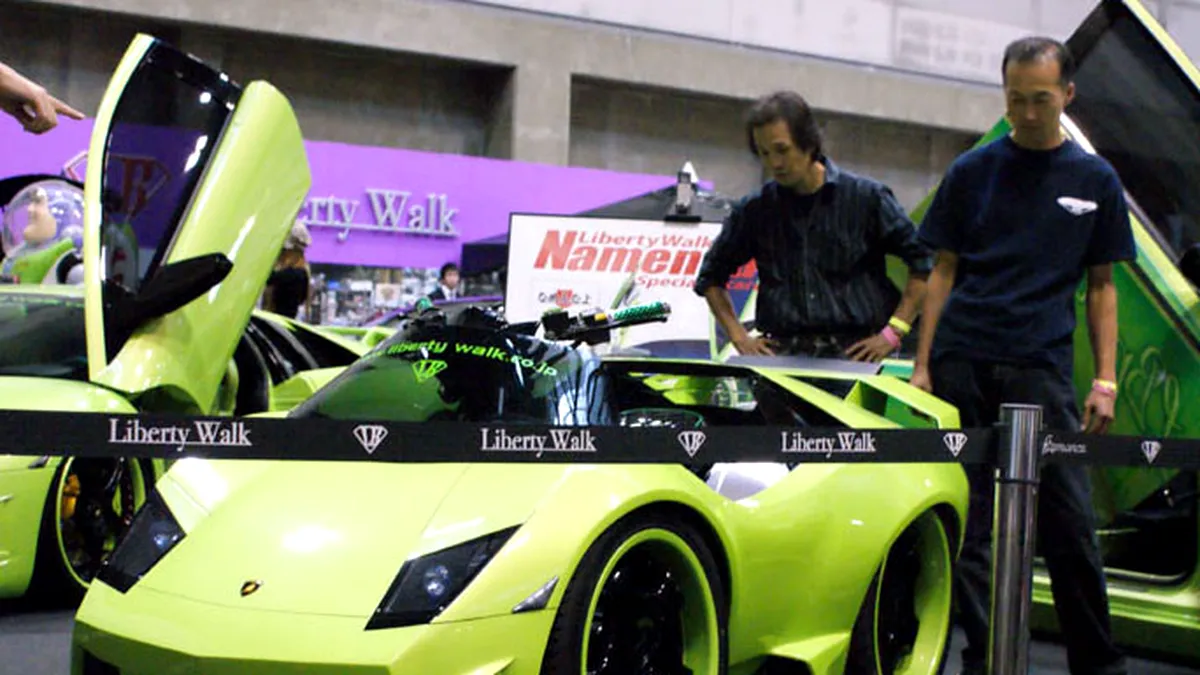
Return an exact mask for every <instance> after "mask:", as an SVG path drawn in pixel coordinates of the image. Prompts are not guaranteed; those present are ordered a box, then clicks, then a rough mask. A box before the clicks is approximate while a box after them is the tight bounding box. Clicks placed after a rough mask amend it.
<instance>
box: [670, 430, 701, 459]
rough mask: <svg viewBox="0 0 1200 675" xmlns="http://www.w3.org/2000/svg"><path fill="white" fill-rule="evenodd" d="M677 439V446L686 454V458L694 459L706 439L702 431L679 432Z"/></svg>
mask: <svg viewBox="0 0 1200 675" xmlns="http://www.w3.org/2000/svg"><path fill="white" fill-rule="evenodd" d="M676 438H678V439H679V445H680V446H682V447H683V451H684V452H686V453H687V454H688V457H695V456H696V453H697V452H699V451H700V446H702V445H704V441H705V440H707V439H708V437H707V436H705V435H704V432H703V431H681V432H679V435H678V436H677V437H676Z"/></svg>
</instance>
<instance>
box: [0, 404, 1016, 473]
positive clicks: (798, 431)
mask: <svg viewBox="0 0 1200 675" xmlns="http://www.w3.org/2000/svg"><path fill="white" fill-rule="evenodd" d="M996 433H997V431H996V430H994V429H961V430H960V429H951V430H931V429H915V430H913V429H906V430H894V429H881V430H873V429H872V430H860V429H845V428H804V427H741V426H724V427H722V426H712V427H705V428H704V429H696V430H682V431H681V430H678V429H667V428H661V427H659V428H654V427H620V426H591V427H550V426H535V425H511V424H505V423H500V424H480V423H456V422H427V423H391V422H370V421H346V420H330V419H316V418H296V419H281V418H237V419H231V418H228V417H184V416H158V415H102V414H95V413H83V414H78V413H58V412H25V411H0V453H2V454H11V455H31V456H43V455H71V456H76V457H157V458H165V459H179V458H183V457H205V458H213V459H276V460H277V459H290V460H313V461H317V460H332V461H379V462H411V463H426V462H573V463H645V464H655V463H659V464H708V463H713V462H785V463H805V462H817V463H852V462H879V463H914V462H915V463H925V462H956V463H985V462H988V461H990V460H991V458H992V448H994V444H995V440H994V439H995V435H996Z"/></svg>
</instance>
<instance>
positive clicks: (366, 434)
mask: <svg viewBox="0 0 1200 675" xmlns="http://www.w3.org/2000/svg"><path fill="white" fill-rule="evenodd" d="M387 435H388V430H387V427H385V426H383V425H381V424H360V425H358V426H356V427H354V440H356V441H358V444H359V445H361V446H362V448H363V450H366V451H367V454H368V455H370V454H373V453H374V452H375V451H376V450H378V449H379V446H380V445H381V444H382V443H383V440H384V439H385V438H387Z"/></svg>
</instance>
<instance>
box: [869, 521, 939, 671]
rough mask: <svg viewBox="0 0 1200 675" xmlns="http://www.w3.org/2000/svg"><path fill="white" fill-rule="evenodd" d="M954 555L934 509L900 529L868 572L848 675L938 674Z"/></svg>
mask: <svg viewBox="0 0 1200 675" xmlns="http://www.w3.org/2000/svg"><path fill="white" fill-rule="evenodd" d="M953 569H954V567H953V555H952V546H951V542H950V538H949V535H948V533H947V532H946V526H945V523H943V522H942V519H941V518H940V517H938V515H937V514H936V513H933V512H932V511H930V512H927V513H925V514H924V515H922V516H921V517H920V518H918V519H917V520H916V521H915V522H913V523H912V524H911V525H909V527H908V528H906V529H905V530H904V532H902V533H901V534H900V536H899V537H898V538H897V539H896V541H895V542H894V543H893V544H892V546H891V548H890V549H889V550H888V552H887V555H886V556H885V558H884V560H883V562H882V563H880V565H879V567H878V569H877V570H876V571H875V574H874V576H873V577H872V578H871V584H870V586H869V587H868V589H867V593H866V597H865V599H864V600H863V603H862V606H861V608H860V609H859V613H858V617H857V618H856V619H855V622H854V629H853V632H852V633H851V636H850V647H849V650H848V653H847V656H846V670H845V673H846V675H939V674H940V673H941V672H942V668H943V667H944V665H945V660H946V652H947V650H948V649H949V646H950V635H951V632H950V629H951V624H952V616H951V612H952V611H953V604H952V593H953Z"/></svg>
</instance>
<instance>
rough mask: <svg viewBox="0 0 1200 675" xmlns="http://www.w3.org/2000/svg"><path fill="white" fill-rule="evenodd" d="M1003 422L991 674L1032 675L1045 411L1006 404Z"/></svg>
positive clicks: (994, 546)
mask: <svg viewBox="0 0 1200 675" xmlns="http://www.w3.org/2000/svg"><path fill="white" fill-rule="evenodd" d="M1000 422H1001V428H1000V439H999V440H1000V442H999V448H998V450H999V452H998V453H997V460H998V463H999V465H1000V467H999V468H1000V473H999V476H998V477H997V479H996V502H995V504H996V511H995V514H996V515H995V522H994V525H993V527H992V603H991V604H992V616H991V631H992V635H991V640H992V643H991V645H990V649H989V655H988V672H989V673H990V674H991V675H1027V673H1028V672H1029V639H1030V638H1029V620H1030V609H1031V606H1032V604H1033V554H1034V546H1035V544H1036V542H1037V536H1036V532H1037V485H1038V460H1039V457H1038V443H1037V439H1038V433H1039V432H1040V431H1041V427H1042V408H1041V406H1036V405H1017V404H1007V403H1006V404H1004V405H1003V406H1002V407H1001V409H1000Z"/></svg>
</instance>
